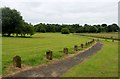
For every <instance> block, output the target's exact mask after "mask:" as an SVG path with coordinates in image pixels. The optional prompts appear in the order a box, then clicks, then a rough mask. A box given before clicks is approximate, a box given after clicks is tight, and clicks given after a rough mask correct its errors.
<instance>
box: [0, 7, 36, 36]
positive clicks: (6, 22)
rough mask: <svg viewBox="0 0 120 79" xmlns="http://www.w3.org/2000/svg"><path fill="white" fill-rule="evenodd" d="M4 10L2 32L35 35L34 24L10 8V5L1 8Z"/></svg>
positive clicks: (8, 34) (5, 33)
mask: <svg viewBox="0 0 120 79" xmlns="http://www.w3.org/2000/svg"><path fill="white" fill-rule="evenodd" d="M0 10H2V34H3V35H7V36H11V34H16V36H18V35H21V36H25V35H26V34H27V35H33V34H34V27H33V25H32V24H28V23H27V22H25V21H24V20H23V18H22V16H21V15H20V12H18V11H17V10H15V9H10V8H9V7H4V8H0Z"/></svg>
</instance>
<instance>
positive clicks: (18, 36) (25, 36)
mask: <svg viewBox="0 0 120 79" xmlns="http://www.w3.org/2000/svg"><path fill="white" fill-rule="evenodd" d="M2 37H13V38H33V37H32V36H8V35H2Z"/></svg>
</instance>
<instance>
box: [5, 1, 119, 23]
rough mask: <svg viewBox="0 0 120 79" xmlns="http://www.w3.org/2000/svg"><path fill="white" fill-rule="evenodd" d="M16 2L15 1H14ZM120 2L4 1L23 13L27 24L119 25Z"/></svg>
mask: <svg viewBox="0 0 120 79" xmlns="http://www.w3.org/2000/svg"><path fill="white" fill-rule="evenodd" d="M13 1H14V0H13ZM117 1H118V0H104V1H103V0H91V1H89V2H88V0H39V1H38V0H31V1H30V2H27V1H26V2H25V1H21V2H19V1H18V2H17V1H16V2H15V1H14V2H12V1H11V2H10V0H8V2H7V1H3V3H4V4H3V5H6V6H9V7H11V8H15V9H17V10H18V11H20V12H21V14H22V16H23V18H24V19H25V20H26V21H27V22H31V23H33V24H36V23H39V22H45V23H80V24H85V23H89V24H97V23H109V24H110V23H113V22H116V23H117V12H118V11H117Z"/></svg>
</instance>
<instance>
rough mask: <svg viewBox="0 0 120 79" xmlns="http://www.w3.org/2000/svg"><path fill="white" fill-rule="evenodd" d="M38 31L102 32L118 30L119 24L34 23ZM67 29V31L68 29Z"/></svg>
mask: <svg viewBox="0 0 120 79" xmlns="http://www.w3.org/2000/svg"><path fill="white" fill-rule="evenodd" d="M34 27H35V31H36V32H43V33H45V32H61V31H62V29H63V28H64V29H66V28H67V29H68V30H69V32H70V33H100V32H118V31H119V26H118V25H117V24H115V23H114V24H111V25H107V24H101V25H88V24H85V25H84V26H82V25H79V24H72V25H67V24H45V23H40V24H37V25H34ZM68 30H66V31H68Z"/></svg>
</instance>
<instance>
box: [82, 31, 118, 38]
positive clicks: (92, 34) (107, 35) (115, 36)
mask: <svg viewBox="0 0 120 79" xmlns="http://www.w3.org/2000/svg"><path fill="white" fill-rule="evenodd" d="M80 34H81V35H87V36H93V37H106V38H111V37H113V38H114V39H120V38H119V36H118V32H111V33H80Z"/></svg>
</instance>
